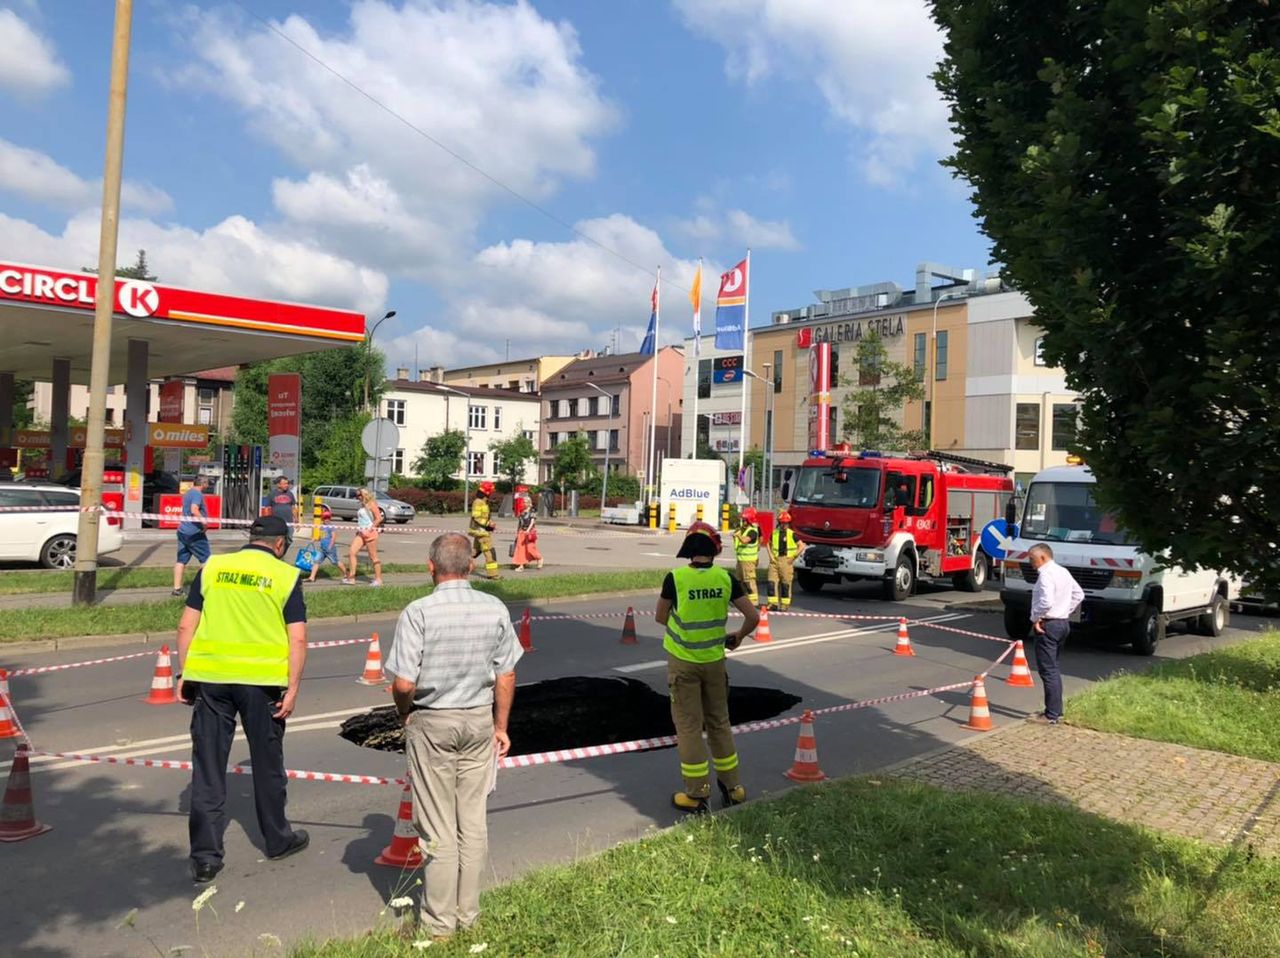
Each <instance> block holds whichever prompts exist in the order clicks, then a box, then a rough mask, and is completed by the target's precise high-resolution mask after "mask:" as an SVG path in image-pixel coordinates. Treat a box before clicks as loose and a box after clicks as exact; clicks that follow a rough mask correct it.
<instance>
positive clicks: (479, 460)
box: [467, 452, 484, 476]
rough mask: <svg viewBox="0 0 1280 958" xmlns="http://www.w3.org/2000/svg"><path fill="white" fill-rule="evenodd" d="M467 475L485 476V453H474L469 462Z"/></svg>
mask: <svg viewBox="0 0 1280 958" xmlns="http://www.w3.org/2000/svg"><path fill="white" fill-rule="evenodd" d="M467 475H469V476H483V475H484V453H483V452H473V453H471V456H470V458H469V459H468V460H467Z"/></svg>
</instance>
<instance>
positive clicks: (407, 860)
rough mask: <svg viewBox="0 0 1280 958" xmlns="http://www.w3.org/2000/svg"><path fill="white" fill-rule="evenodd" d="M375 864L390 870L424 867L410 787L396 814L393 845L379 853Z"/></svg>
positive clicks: (406, 790) (403, 796) (405, 788)
mask: <svg viewBox="0 0 1280 958" xmlns="http://www.w3.org/2000/svg"><path fill="white" fill-rule="evenodd" d="M373 863H374V864H375V865H386V866H387V867H388V868H420V867H422V849H421V848H419V847H418V830H417V829H416V828H414V827H413V792H412V791H411V790H410V789H409V786H408V785H405V787H404V794H402V795H401V796H400V811H399V812H397V813H396V830H395V832H394V833H393V834H392V836H391V844H390V845H388V846H387V847H386V848H384V849H383V850H382V851H381V852H380V853H379V855H378V857H377V858H375V859H374V860H373Z"/></svg>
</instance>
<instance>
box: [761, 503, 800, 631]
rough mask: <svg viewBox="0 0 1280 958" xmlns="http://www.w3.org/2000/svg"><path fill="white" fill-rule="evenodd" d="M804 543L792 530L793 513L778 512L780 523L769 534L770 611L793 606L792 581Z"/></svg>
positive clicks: (784, 609) (784, 510)
mask: <svg viewBox="0 0 1280 958" xmlns="http://www.w3.org/2000/svg"><path fill="white" fill-rule="evenodd" d="M803 551H804V543H803V542H801V541H800V540H799V539H797V538H796V534H795V533H794V532H792V531H791V513H789V512H787V510H786V509H783V510H782V511H781V512H779V513H778V524H777V526H776V527H774V530H773V534H772V535H771V536H769V611H770V612H777V611H778V609H782V610H783V611H784V612H785V611H786V610H787V609H789V608H791V582H792V580H793V579H794V578H795V576H796V556H798V555H799V554H800V553H801V552H803Z"/></svg>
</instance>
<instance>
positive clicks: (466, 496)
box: [435, 383, 471, 515]
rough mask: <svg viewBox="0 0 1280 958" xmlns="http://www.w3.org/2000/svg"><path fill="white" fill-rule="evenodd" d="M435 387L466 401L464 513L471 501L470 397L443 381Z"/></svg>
mask: <svg viewBox="0 0 1280 958" xmlns="http://www.w3.org/2000/svg"><path fill="white" fill-rule="evenodd" d="M435 385H436V388H437V389H443V390H444V391H445V392H447V393H453V394H454V395H455V396H461V397H462V398H463V399H465V400H466V401H467V407H466V408H467V431H466V437H467V451H466V454H465V455H466V459H464V460H463V462H462V512H463V515H466V512H467V503H468V502H470V501H471V397H470V396H468V395H467V394H466V393H464V392H463V391H462V390H461V389H454V388H453V387H452V386H446V385H444V384H443V383H436V384H435ZM448 403H449V399H448V397H447V396H446V397H445V426H444V428H445V432H448V431H449V406H448Z"/></svg>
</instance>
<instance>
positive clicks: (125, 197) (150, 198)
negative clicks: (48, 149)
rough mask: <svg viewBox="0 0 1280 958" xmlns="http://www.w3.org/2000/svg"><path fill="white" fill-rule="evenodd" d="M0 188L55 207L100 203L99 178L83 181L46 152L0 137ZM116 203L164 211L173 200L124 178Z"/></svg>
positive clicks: (156, 190) (143, 211)
mask: <svg viewBox="0 0 1280 958" xmlns="http://www.w3.org/2000/svg"><path fill="white" fill-rule="evenodd" d="M0 190H7V191H9V192H11V193H16V194H18V195H19V196H23V197H26V198H27V199H29V200H34V201H36V202H37V203H45V204H48V205H50V206H53V207H57V208H59V209H73V210H78V209H83V208H84V207H86V206H90V205H97V204H99V203H101V202H102V181H101V180H97V181H93V180H86V179H84V178H83V177H81V176H78V175H77V174H76V173H73V172H72V171H71V170H69V169H67V168H66V167H65V166H63V165H62V164H60V163H58V162H57V161H56V160H55V159H53V157H51V156H49V155H48V154H45V153H41V152H39V151H38V150H31V149H27V148H26V147H23V146H18V145H17V144H15V143H10V142H9V141H8V140H5V139H0ZM120 203H121V205H122V206H124V207H125V208H127V209H132V210H135V211H137V212H139V213H147V214H155V213H165V212H168V211H169V210H170V209H172V208H173V199H172V198H171V197H170V196H169V194H168V193H166V192H165V191H164V190H161V189H157V188H156V187H154V186H151V185H150V184H147V183H135V182H132V181H130V180H126V181H125V182H124V184H123V185H122V186H121V187H120Z"/></svg>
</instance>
